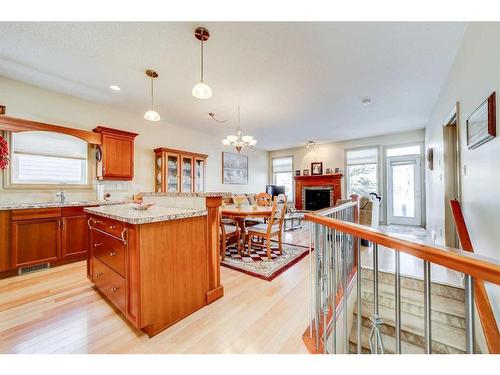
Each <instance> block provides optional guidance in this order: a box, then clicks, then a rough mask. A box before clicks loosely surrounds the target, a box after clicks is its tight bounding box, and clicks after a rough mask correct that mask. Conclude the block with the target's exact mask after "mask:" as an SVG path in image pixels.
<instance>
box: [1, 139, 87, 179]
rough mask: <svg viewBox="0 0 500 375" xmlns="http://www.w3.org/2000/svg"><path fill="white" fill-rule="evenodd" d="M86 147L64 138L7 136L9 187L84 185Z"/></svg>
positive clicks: (78, 142) (76, 141)
mask: <svg viewBox="0 0 500 375" xmlns="http://www.w3.org/2000/svg"><path fill="white" fill-rule="evenodd" d="M87 157H88V145H87V143H86V142H85V141H82V140H80V139H78V138H75V137H72V136H70V135H66V134H60V133H53V132H45V131H29V132H20V133H12V134H11V167H10V168H11V173H10V182H11V184H37V185H40V184H43V185H46V184H47V185H50V184H54V185H85V184H87Z"/></svg>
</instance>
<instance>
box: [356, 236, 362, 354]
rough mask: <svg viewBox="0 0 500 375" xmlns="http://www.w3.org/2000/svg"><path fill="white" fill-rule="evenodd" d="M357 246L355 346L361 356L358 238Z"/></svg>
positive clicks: (359, 252)
mask: <svg viewBox="0 0 500 375" xmlns="http://www.w3.org/2000/svg"><path fill="white" fill-rule="evenodd" d="M357 241H358V246H357V261H358V263H357V265H356V298H357V303H358V309H357V314H358V316H357V332H356V333H357V346H358V354H361V238H358V240H357Z"/></svg>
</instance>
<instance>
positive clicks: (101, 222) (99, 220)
mask: <svg viewBox="0 0 500 375" xmlns="http://www.w3.org/2000/svg"><path fill="white" fill-rule="evenodd" d="M90 225H91V226H92V227H94V228H97V229H99V230H102V231H103V232H106V233H109V234H111V235H113V236H116V237H121V236H122V233H123V231H124V230H125V225H124V224H123V223H121V222H119V221H116V220H112V219H106V218H103V217H99V216H92V217H91V219H90Z"/></svg>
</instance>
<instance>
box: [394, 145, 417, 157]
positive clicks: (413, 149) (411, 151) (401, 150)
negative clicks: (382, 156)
mask: <svg viewBox="0 0 500 375" xmlns="http://www.w3.org/2000/svg"><path fill="white" fill-rule="evenodd" d="M420 152H421V150H420V145H410V146H398V147H391V148H388V149H387V150H386V155H387V157H391V156H406V155H420Z"/></svg>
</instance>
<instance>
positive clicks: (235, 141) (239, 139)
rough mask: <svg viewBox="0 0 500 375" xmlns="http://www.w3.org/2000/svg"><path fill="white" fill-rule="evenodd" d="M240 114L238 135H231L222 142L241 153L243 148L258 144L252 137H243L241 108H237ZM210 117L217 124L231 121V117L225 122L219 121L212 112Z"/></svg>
mask: <svg viewBox="0 0 500 375" xmlns="http://www.w3.org/2000/svg"><path fill="white" fill-rule="evenodd" d="M236 111H237V114H238V126H237V128H236V135H234V134H231V135H228V136H227V137H226V138H224V139H223V140H222V144H223V145H224V146H233V147H234V148H235V149H236V150H237V151H238V152H240V151H241V149H242V148H243V147H245V146H246V147H253V146H255V145H256V144H257V140H256V139H255V138H254V137H252V136H251V135H243V133H242V131H241V129H240V106H239V105H238V108H237V110H236ZM209 116H210V117H212V119H214V120H215V121H216V122H220V123H226V122H228V121H229V120H230V118H231V116H230V117H229V118H227V119H225V120H218V119H216V118H215V113H213V112H210V113H209Z"/></svg>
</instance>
